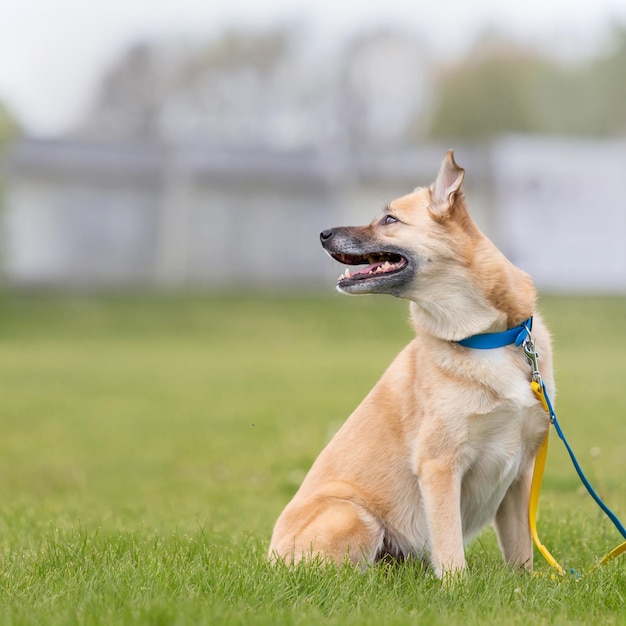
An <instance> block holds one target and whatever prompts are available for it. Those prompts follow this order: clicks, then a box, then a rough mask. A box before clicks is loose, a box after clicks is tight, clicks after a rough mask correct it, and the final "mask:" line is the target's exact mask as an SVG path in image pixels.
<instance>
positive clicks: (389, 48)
mask: <svg viewBox="0 0 626 626" xmlns="http://www.w3.org/2000/svg"><path fill="white" fill-rule="evenodd" d="M338 65H339V73H338V79H339V84H338V88H337V98H338V103H339V106H338V118H339V119H340V120H341V124H342V126H343V128H344V132H345V135H346V140H347V142H348V143H349V145H350V146H351V147H352V149H353V150H357V151H358V150H359V149H360V148H361V147H363V146H364V145H368V144H369V145H371V144H374V145H380V144H386V143H387V144H396V145H397V144H402V143H406V141H407V139H408V138H409V131H410V127H411V124H412V122H413V120H415V119H420V118H421V119H423V112H424V108H425V105H426V103H427V100H428V95H427V94H428V93H429V91H430V82H431V63H430V59H429V58H428V56H427V54H426V51H425V49H424V47H423V45H422V44H421V42H420V40H419V39H418V38H417V36H416V35H415V34H413V33H409V32H405V31H401V30H398V29H389V28H384V29H379V30H374V31H372V32H368V33H364V34H361V35H358V36H356V37H355V38H354V39H353V40H352V41H349V42H348V44H347V45H346V47H345V49H344V51H343V54H342V56H341V59H340V60H339V64H338Z"/></svg>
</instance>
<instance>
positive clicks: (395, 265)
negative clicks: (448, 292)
mask: <svg viewBox="0 0 626 626" xmlns="http://www.w3.org/2000/svg"><path fill="white" fill-rule="evenodd" d="M464 176H465V170H464V169H463V168H461V167H459V166H458V165H457V164H456V162H455V161H454V155H453V153H452V151H451V150H450V151H449V152H448V153H447V154H446V156H445V158H444V160H443V162H442V164H441V169H440V171H439V174H438V176H437V179H436V180H435V182H434V183H433V184H432V185H431V186H430V187H428V188H426V187H422V188H418V189H416V190H415V191H414V192H413V193H411V194H409V195H407V196H404V197H402V198H399V199H397V200H394V201H393V202H391V203H390V204H389V205H388V206H386V207H385V209H384V210H383V213H382V214H381V215H379V216H378V217H376V218H375V219H374V221H373V222H371V223H370V224H369V225H367V226H348V227H338V228H332V229H329V230H324V231H323V232H322V233H321V234H320V239H321V242H322V246H323V247H324V249H325V250H326V252H328V254H330V256H332V257H333V258H334V259H335V260H337V261H339V262H340V263H344V264H346V265H350V266H356V265H363V266H364V267H362V268H360V269H357V270H355V271H350V270H349V269H346V271H345V273H344V274H342V275H341V276H340V277H339V279H338V282H337V289H339V291H343V292H344V293H350V294H362V293H386V294H391V295H394V296H399V297H407V298H411V295H412V292H413V291H414V288H415V284H416V281H417V280H418V279H419V278H420V276H422V275H423V274H424V273H432V272H436V271H441V269H442V267H441V265H442V264H446V263H456V262H460V263H462V264H464V263H466V259H465V258H464V253H463V250H462V248H463V246H462V245H459V244H460V243H462V242H459V235H461V234H462V233H461V231H460V230H459V228H458V224H456V223H455V222H457V221H458V220H455V219H453V218H454V217H457V218H458V217H462V218H467V214H466V211H465V209H464V207H463V210H462V211H461V210H459V211H455V209H456V208H457V205H458V204H461V202H462V191H461V183H462V182H463V178H464ZM455 213H459V215H454V214H455ZM460 213H463V214H464V215H463V216H461V215H460ZM461 221H462V222H463V223H464V225H465V226H467V225H469V221H468V220H467V219H462V220H461ZM471 230H473V229H471ZM452 231H454V232H452ZM462 239H463V238H462Z"/></svg>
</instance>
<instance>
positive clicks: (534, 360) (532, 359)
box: [522, 335, 543, 386]
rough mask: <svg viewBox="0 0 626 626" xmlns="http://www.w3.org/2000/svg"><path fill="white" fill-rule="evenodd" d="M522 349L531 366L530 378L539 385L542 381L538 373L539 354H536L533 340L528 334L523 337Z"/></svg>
mask: <svg viewBox="0 0 626 626" xmlns="http://www.w3.org/2000/svg"><path fill="white" fill-rule="evenodd" d="M522 349H523V350H524V354H525V355H526V359H527V360H528V363H530V366H531V367H532V368H533V374H532V379H533V380H534V381H535V382H536V383H537V384H538V385H539V386H541V385H542V384H543V381H542V379H541V374H540V373H539V355H538V354H537V350H535V342H534V341H533V340H532V339H531V338H530V335H528V336H527V337H526V339H524V342H523V343H522Z"/></svg>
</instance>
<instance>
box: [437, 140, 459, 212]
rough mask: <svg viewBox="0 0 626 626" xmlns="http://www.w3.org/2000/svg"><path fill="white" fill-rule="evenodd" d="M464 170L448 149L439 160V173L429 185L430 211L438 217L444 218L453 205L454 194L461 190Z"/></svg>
mask: <svg viewBox="0 0 626 626" xmlns="http://www.w3.org/2000/svg"><path fill="white" fill-rule="evenodd" d="M464 178H465V170H464V169H463V168H462V167H460V166H459V165H457V163H456V161H455V160H454V152H453V151H452V150H448V152H446V156H445V157H444V159H443V161H442V162H441V167H440V168H439V174H437V178H436V179H435V182H434V183H433V184H432V186H431V195H432V203H431V206H430V211H431V213H433V215H435V217H438V218H440V219H441V218H444V217H445V216H446V215H447V214H448V213H449V211H450V209H451V208H452V207H453V206H454V201H455V200H456V196H457V194H458V193H459V191H460V190H461V184H462V183H463V179H464Z"/></svg>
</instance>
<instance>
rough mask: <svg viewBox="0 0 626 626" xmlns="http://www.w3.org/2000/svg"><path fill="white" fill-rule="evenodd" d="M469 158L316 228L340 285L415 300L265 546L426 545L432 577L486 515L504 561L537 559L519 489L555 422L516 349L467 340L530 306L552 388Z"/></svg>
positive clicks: (458, 566)
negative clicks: (404, 339)
mask: <svg viewBox="0 0 626 626" xmlns="http://www.w3.org/2000/svg"><path fill="white" fill-rule="evenodd" d="M464 175H465V170H463V169H462V168H460V167H459V166H458V165H457V164H456V163H455V161H454V156H453V153H452V151H449V152H448V153H447V154H446V156H445V158H444V160H443V162H442V164H441V169H440V171H439V174H438V175H437V179H436V180H435V182H434V184H433V185H431V187H429V188H418V189H416V190H415V191H414V192H413V193H411V194H409V195H407V196H405V197H402V198H400V199H398V200H395V201H394V202H392V203H391V204H390V205H389V206H388V207H386V209H385V210H384V212H383V214H382V215H381V216H379V217H377V218H376V219H375V220H374V221H373V222H372V223H371V224H369V226H361V227H342V228H334V229H331V230H325V231H324V232H322V233H321V240H322V245H323V246H324V248H325V250H326V251H327V252H328V253H329V254H330V255H331V256H332V257H333V258H334V259H337V260H339V261H341V262H343V263H345V264H349V265H357V264H368V266H367V267H366V268H365V269H361V270H359V271H356V272H354V273H350V272H349V271H346V273H345V274H344V275H343V276H341V277H340V279H339V282H338V284H337V288H338V289H339V291H342V292H344V293H349V294H362V293H387V294H391V295H394V296H398V297H401V298H406V299H408V300H410V301H411V304H410V312H411V320H412V323H413V326H414V328H415V332H416V337H415V338H414V339H413V341H411V343H409V345H408V346H406V348H405V349H404V350H403V351H402V352H401V353H400V354H399V355H398V356H397V357H396V359H395V360H394V361H393V363H392V364H391V365H390V366H389V368H388V369H387V371H386V372H385V373H384V374H383V376H382V378H381V379H380V381H379V382H378V383H377V384H376V386H375V387H374V388H373V389H372V391H371V392H370V393H369V395H368V396H367V397H366V398H365V400H363V402H362V403H361V404H360V406H359V407H358V408H357V409H356V411H354V413H353V414H352V415H351V416H350V418H349V419H348V420H347V421H346V423H345V424H344V425H343V427H342V428H341V429H340V430H339V432H338V433H337V434H336V435H335V437H334V438H333V439H332V441H331V442H330V443H329V444H328V445H327V446H326V448H325V449H324V450H323V451H322V453H321V454H320V455H319V457H318V458H317V460H316V461H315V463H314V464H313V467H312V468H311V470H310V471H309V473H308V475H307V476H306V478H305V479H304V482H303V483H302V486H301V487H300V489H299V490H298V492H297V493H296V495H295V496H294V498H293V500H292V501H291V502H290V503H289V504H288V505H287V507H286V508H285V510H284V511H283V513H282V514H281V516H280V517H279V519H278V521H277V522H276V526H275V528H274V533H273V536H272V540H271V545H270V557H271V558H273V559H276V558H282V559H285V560H287V562H295V561H299V560H300V559H302V558H309V557H311V556H315V555H320V556H321V557H322V558H329V559H333V560H335V561H336V562H343V561H344V560H345V559H346V558H349V560H350V561H352V562H358V561H373V560H375V559H377V558H379V557H381V556H384V555H386V554H391V555H396V556H400V557H409V556H415V557H417V558H423V559H426V558H428V559H429V560H430V563H431V564H432V567H433V568H434V571H435V573H436V575H437V576H439V577H441V576H443V575H444V574H445V573H447V572H454V571H459V570H463V569H464V568H465V554H464V544H466V543H467V542H468V541H469V540H470V539H472V537H474V536H476V534H477V533H478V532H479V531H480V530H481V529H482V528H483V527H484V526H485V525H487V524H489V523H491V522H492V521H493V522H494V524H495V529H496V533H497V536H498V541H499V544H500V548H501V550H502V554H503V555H504V558H505V560H506V561H507V562H508V563H510V564H511V565H513V566H518V567H523V568H526V569H531V568H532V558H533V548H532V540H531V535H530V529H529V522H528V499H529V492H530V481H531V476H532V471H533V466H534V460H535V455H536V454H537V451H538V449H539V447H540V445H541V442H542V441H543V439H544V437H545V436H546V434H547V431H548V427H549V422H548V419H547V417H546V414H545V412H544V410H543V409H542V407H541V405H540V403H539V402H538V401H537V399H536V398H535V396H534V395H533V393H532V391H531V388H530V385H529V381H530V377H531V368H530V366H529V364H528V362H527V360H526V358H525V356H524V353H523V351H522V349H521V348H519V347H516V346H515V345H509V346H506V347H502V348H497V349H492V350H477V349H473V348H468V347H464V346H462V345H460V344H458V343H455V342H456V341H458V340H461V339H464V338H466V337H469V336H472V335H475V334H480V333H493V332H500V331H504V330H506V329H509V328H512V327H515V326H517V325H519V324H521V323H522V322H523V321H524V320H526V319H527V318H529V317H530V316H531V315H534V323H533V329H532V334H533V338H534V340H535V343H536V346H537V351H538V352H539V353H540V355H541V371H542V375H543V377H544V380H545V382H546V385H547V387H548V389H549V390H550V394H551V395H554V385H553V378H552V357H551V347H550V338H549V335H548V332H547V330H546V328H545V326H544V324H543V322H542V320H541V318H540V317H539V316H538V315H537V313H536V312H535V297H536V292H535V289H534V287H533V284H532V281H531V279H530V277H529V276H528V275H527V274H525V273H524V272H523V271H521V270H520V269H518V268H516V267H515V266H514V265H512V264H511V263H510V262H509V261H508V260H507V259H506V258H505V257H504V256H503V255H502V254H501V253H500V252H499V251H498V250H497V248H496V247H495V246H494V245H493V243H491V241H489V239H487V237H485V235H483V234H482V233H481V232H480V230H479V229H478V227H477V226H476V225H475V223H474V222H473V221H472V219H471V217H470V216H469V214H468V212H467V209H466V205H465V200H464V197H463V192H462V190H461V184H462V182H463V178H464Z"/></svg>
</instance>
